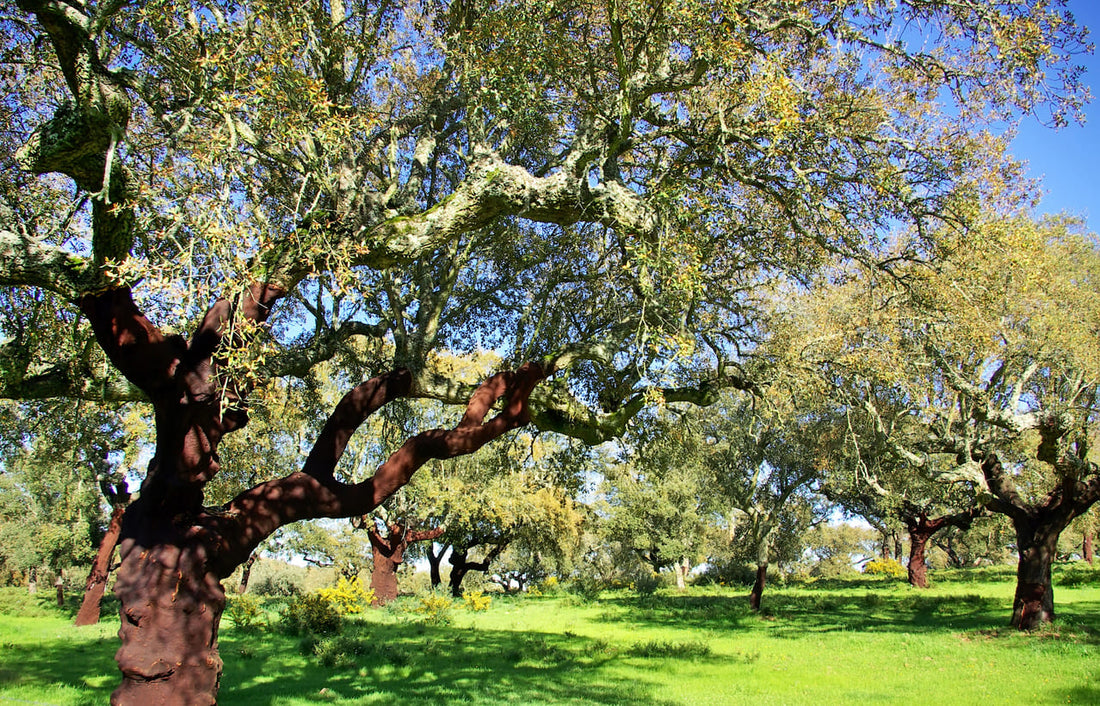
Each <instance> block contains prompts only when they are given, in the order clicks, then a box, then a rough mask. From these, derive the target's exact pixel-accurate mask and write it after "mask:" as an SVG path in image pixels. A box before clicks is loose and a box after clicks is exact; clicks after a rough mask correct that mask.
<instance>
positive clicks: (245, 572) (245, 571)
mask: <svg viewBox="0 0 1100 706" xmlns="http://www.w3.org/2000/svg"><path fill="white" fill-rule="evenodd" d="M255 563H256V555H255V554H253V555H252V556H250V557H248V561H246V562H245V563H244V568H242V569H241V580H240V582H239V583H238V584H237V593H238V594H242V593H244V592H245V591H247V590H248V579H250V578H251V577H252V566H253V565H254V564H255Z"/></svg>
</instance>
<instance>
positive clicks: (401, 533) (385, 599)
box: [365, 518, 443, 606]
mask: <svg viewBox="0 0 1100 706" xmlns="http://www.w3.org/2000/svg"><path fill="white" fill-rule="evenodd" d="M365 522H367V523H368V524H367V526H368V527H369V528H370V529H369V530H368V536H369V537H370V544H371V549H372V550H373V552H374V569H373V570H372V571H371V575H370V585H371V588H373V589H374V601H373V603H372V605H375V606H381V605H385V604H387V603H389V602H390V601H392V600H394V599H396V598H397V593H398V589H397V569H398V568H400V566H401V564H403V563H404V561H405V550H406V549H408V548H409V545H410V544H413V543H414V542H423V541H425V540H429V539H436V538H437V537H439V536H440V535H441V534H443V528H442V527H437V528H435V529H430V530H421V531H417V532H414V531H412V530H409V529H406V528H405V525H403V524H397V523H394V524H390V525H389V527H388V529H389V536H388V537H383V536H382V534H381V533H380V532H379V531H378V528H377V527H376V526H375V525H374V521H373V520H370V519H368V518H365Z"/></svg>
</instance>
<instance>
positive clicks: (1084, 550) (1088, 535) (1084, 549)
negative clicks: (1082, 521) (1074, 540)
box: [1081, 530, 1092, 564]
mask: <svg viewBox="0 0 1100 706" xmlns="http://www.w3.org/2000/svg"><path fill="white" fill-rule="evenodd" d="M1081 556H1082V557H1084V559H1085V561H1087V562H1088V563H1090V564H1091V563H1092V530H1088V531H1086V532H1085V536H1084V537H1083V538H1082V540H1081Z"/></svg>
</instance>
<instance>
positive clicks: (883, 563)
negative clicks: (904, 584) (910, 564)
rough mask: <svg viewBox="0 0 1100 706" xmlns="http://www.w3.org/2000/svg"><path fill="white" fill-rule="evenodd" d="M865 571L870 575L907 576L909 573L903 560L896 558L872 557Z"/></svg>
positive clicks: (864, 568)
mask: <svg viewBox="0 0 1100 706" xmlns="http://www.w3.org/2000/svg"><path fill="white" fill-rule="evenodd" d="M863 573H865V574H867V575H868V576H890V577H892V578H896V579H900V578H905V577H906V576H907V575H908V574H907V572H906V570H905V567H904V566H902V565H901V562H899V561H897V560H896V559H872V560H871V561H869V562H867V564H866V565H865V566H864V567H863Z"/></svg>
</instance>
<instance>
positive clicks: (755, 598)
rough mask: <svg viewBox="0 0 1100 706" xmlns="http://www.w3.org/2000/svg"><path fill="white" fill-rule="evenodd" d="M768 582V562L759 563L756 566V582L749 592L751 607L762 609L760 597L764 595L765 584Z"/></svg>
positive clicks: (755, 609)
mask: <svg viewBox="0 0 1100 706" xmlns="http://www.w3.org/2000/svg"><path fill="white" fill-rule="evenodd" d="M767 582H768V564H767V562H764V563H763V564H758V565H757V567H756V582H755V583H753V585H752V591H751V592H750V593H749V607H750V608H752V609H753V610H754V611H759V610H760V598H761V596H763V595H764V585H765V584H766V583H767Z"/></svg>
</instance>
